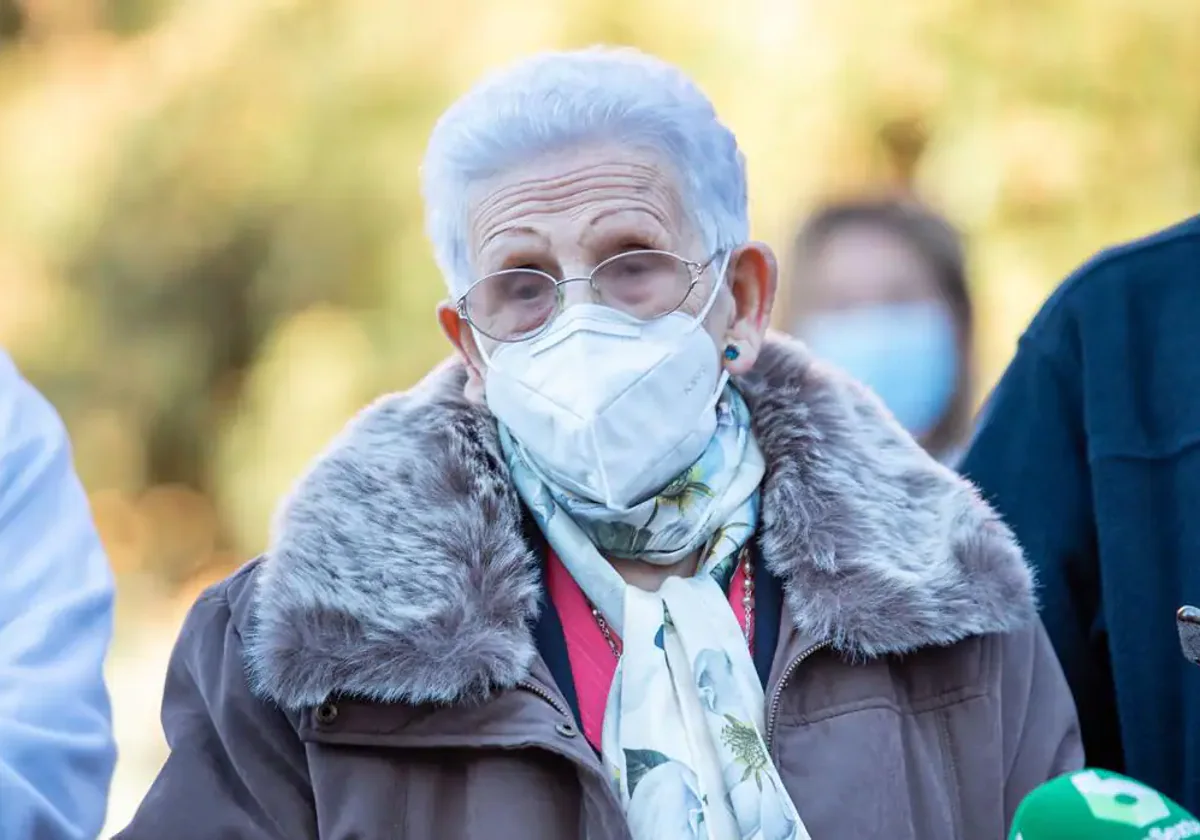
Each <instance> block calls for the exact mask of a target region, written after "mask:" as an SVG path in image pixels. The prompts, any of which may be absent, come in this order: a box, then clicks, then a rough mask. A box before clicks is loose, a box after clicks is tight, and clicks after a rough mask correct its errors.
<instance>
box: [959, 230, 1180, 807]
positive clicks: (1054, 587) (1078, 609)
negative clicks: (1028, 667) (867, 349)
mask: <svg viewBox="0 0 1200 840" xmlns="http://www.w3.org/2000/svg"><path fill="white" fill-rule="evenodd" d="M961 466H962V470H963V472H965V473H966V474H967V476H968V477H969V478H971V479H973V480H974V481H975V482H976V483H978V485H979V486H980V488H981V489H982V491H983V493H984V495H985V497H986V498H987V499H988V500H989V501H991V502H992V503H993V504H994V505H995V506H996V507H997V509H998V510H999V511H1000V513H1001V515H1002V516H1003V517H1004V518H1005V519H1006V520H1007V522H1008V524H1009V525H1011V526H1012V528H1013V529H1014V530H1015V531H1016V534H1017V537H1018V539H1019V540H1020V542H1021V543H1022V544H1023V545H1024V547H1025V549H1026V551H1027V552H1028V556H1029V558H1030V560H1031V561H1032V563H1033V564H1034V566H1035V567H1036V569H1037V572H1038V576H1039V579H1040V584H1041V610H1042V617H1043V620H1044V622H1045V624H1046V628H1047V630H1049V632H1050V636H1051V638H1052V640H1053V642H1054V646H1055V648H1056V650H1057V652H1058V656H1059V658H1060V660H1061V661H1062V665H1063V668H1064V670H1065V671H1066V675H1067V679H1068V681H1069V683H1070V685H1071V687H1072V690H1073V693H1074V695H1075V700H1076V703H1077V704H1078V707H1079V717H1080V723H1081V725H1082V728H1083V738H1084V746H1085V749H1086V750H1087V754H1088V763H1089V764H1090V765H1092V766H1095V767H1102V768H1107V769H1111V770H1117V771H1122V772H1126V773H1128V774H1129V775H1132V776H1135V777H1137V778H1138V779H1140V780H1142V781H1144V782H1146V783H1148V784H1150V785H1152V786H1154V787H1155V788H1157V789H1159V790H1161V791H1163V792H1164V793H1166V794H1167V795H1168V796H1171V797H1172V798H1174V799H1176V800H1178V801H1179V802H1180V803H1182V804H1183V806H1184V807H1185V808H1188V809H1189V810H1191V811H1200V668H1196V667H1195V665H1192V664H1190V663H1189V662H1187V661H1186V660H1185V659H1184V657H1182V656H1181V655H1180V651H1179V641H1178V638H1177V635H1176V627H1175V615H1176V611H1177V609H1178V607H1179V606H1180V605H1182V604H1185V603H1192V604H1195V603H1198V602H1200V216H1198V217H1196V218H1193V219H1191V220H1189V221H1186V222H1183V223H1182V224H1179V225H1177V226H1175V227H1173V228H1170V229H1169V230H1166V231H1163V232H1161V233H1158V234H1157V235H1154V236H1151V237H1149V238H1146V239H1143V240H1140V241H1138V242H1133V243H1131V244H1127V245H1124V246H1122V247H1117V248H1114V249H1112V250H1109V251H1106V252H1105V253H1102V254H1100V255H1099V256H1097V257H1096V258H1094V259H1093V260H1091V261H1090V262H1088V263H1087V264H1086V265H1084V266H1083V267H1082V268H1081V269H1079V270H1078V271H1077V272H1076V273H1075V274H1074V275H1073V276H1071V277H1070V278H1069V279H1068V280H1067V281H1066V282H1064V283H1063V284H1062V286H1061V287H1060V288H1059V289H1058V290H1057V291H1056V292H1055V293H1054V294H1053V296H1052V297H1051V298H1050V299H1049V301H1048V302H1047V303H1046V304H1045V306H1044V307H1043V308H1042V310H1041V312H1040V313H1039V314H1038V315H1037V316H1036V318H1035V319H1034V320H1033V323H1032V324H1031V325H1030V326H1029V328H1028V330H1027V331H1026V332H1025V334H1024V335H1023V336H1022V337H1021V340H1020V343H1019V345H1018V349H1017V353H1016V356H1015V357H1014V359H1013V361H1012V363H1011V365H1010V366H1009V368H1008V370H1007V372H1006V373H1005V374H1004V376H1003V378H1002V379H1001V381H1000V383H999V385H998V386H997V388H996V390H995V392H994V393H993V395H992V397H991V398H990V400H989V402H988V404H987V405H986V406H985V408H984V412H983V415H982V419H981V422H980V426H979V428H978V430H977V433H976V438H975V440H974V442H973V444H972V446H971V447H970V450H969V452H968V454H967V456H966V458H965V460H964V462H963V463H962V465H961Z"/></svg>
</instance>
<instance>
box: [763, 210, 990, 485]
mask: <svg viewBox="0 0 1200 840" xmlns="http://www.w3.org/2000/svg"><path fill="white" fill-rule="evenodd" d="M790 274H791V278H790V279H791V282H790V284H789V285H788V289H787V291H788V293H789V297H788V303H789V304H790V306H789V311H790V318H789V319H788V323H789V325H790V327H791V331H792V333H793V334H794V335H795V336H796V337H798V338H800V339H801V340H803V341H804V342H805V343H806V344H808V346H809V348H810V349H811V350H812V351H813V353H814V354H815V355H816V356H818V357H819V358H822V359H824V360H825V361H827V362H830V363H831V364H833V365H836V366H837V367H840V368H842V369H843V370H845V371H846V372H847V373H849V374H850V375H851V376H853V377H854V378H855V379H857V380H858V381H860V382H862V383H863V384H864V385H866V386H868V387H869V388H870V389H871V390H872V391H874V392H875V393H876V394H877V395H878V396H879V397H880V399H882V400H883V402H884V404H885V405H887V407H888V409H889V410H890V411H891V412H892V414H894V415H895V417H896V419H897V420H898V421H899V422H900V424H901V425H902V426H904V428H905V429H907V430H908V432H909V433H910V434H911V435H912V436H913V437H915V438H916V439H917V440H918V441H919V442H920V443H921V444H922V446H924V447H925V449H926V450H928V451H929V452H930V454H932V455H933V456H934V457H935V458H938V459H939V460H941V461H942V462H944V463H953V462H954V461H955V460H956V459H957V456H958V453H959V451H960V450H961V448H962V446H963V444H964V443H965V441H966V438H967V436H968V434H969V431H970V420H971V412H972V391H973V388H972V385H973V376H972V366H971V355H972V353H971V348H972V341H973V331H972V323H973V318H972V311H971V298H970V294H969V292H968V289H967V282H966V269H965V264H964V257H963V245H962V240H961V238H960V236H959V234H958V232H957V231H956V230H955V229H954V228H953V227H952V226H951V225H950V224H949V223H948V222H947V221H946V220H945V219H944V218H942V217H941V216H939V215H938V214H937V213H935V212H933V211H932V210H930V209H929V208H927V207H925V206H924V205H922V204H920V203H917V202H915V201H912V200H906V199H891V198H882V199H875V198H867V199H860V200H855V201H848V202H842V203H836V204H830V205H827V206H825V207H823V208H821V209H820V210H818V211H817V212H816V213H815V214H814V215H813V216H811V217H810V218H809V219H808V221H807V222H806V223H805V224H804V226H803V227H802V228H801V231H800V234H799V236H798V237H797V239H796V245H795V248H794V252H793V259H792V267H791V272H790Z"/></svg>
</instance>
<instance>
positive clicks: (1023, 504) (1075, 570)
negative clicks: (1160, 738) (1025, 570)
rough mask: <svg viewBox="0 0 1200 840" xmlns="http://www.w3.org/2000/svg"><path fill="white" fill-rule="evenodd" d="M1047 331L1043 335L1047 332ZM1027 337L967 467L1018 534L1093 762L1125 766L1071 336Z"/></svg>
mask: <svg viewBox="0 0 1200 840" xmlns="http://www.w3.org/2000/svg"><path fill="white" fill-rule="evenodd" d="M1046 332H1047V331H1046V330H1043V331H1042V333H1039V335H1045V334H1046ZM1053 332H1054V333H1056V334H1057V335H1056V336H1055V337H1054V339H1053V340H1054V341H1056V342H1057V343H1056V344H1055V345H1053V346H1051V347H1044V346H1043V343H1044V342H1049V341H1050V340H1051V339H1049V338H1045V339H1041V340H1038V339H1036V338H1035V337H1033V336H1031V335H1027V336H1026V337H1025V338H1023V339H1022V341H1021V345H1020V347H1019V348H1018V350H1017V353H1016V356H1015V357H1014V358H1013V361H1012V363H1011V364H1010V365H1009V368H1008V370H1007V371H1006V372H1005V374H1004V376H1003V377H1002V378H1001V380H1000V383H999V385H998V386H997V387H996V390H995V392H994V393H993V394H992V396H991V398H990V399H989V401H988V404H987V405H986V406H985V408H984V412H983V416H982V419H981V422H980V425H979V429H978V431H977V433H976V437H975V440H974V441H973V443H972V445H971V447H970V450H969V451H968V453H967V455H966V458H965V460H964V461H963V463H962V465H961V468H962V471H963V472H964V474H966V475H967V477H968V478H970V479H971V480H972V481H973V482H974V483H975V484H976V485H977V486H978V487H979V489H980V491H981V492H982V493H983V495H984V497H985V498H986V499H987V500H988V502H990V503H991V504H992V505H993V506H994V507H995V508H996V510H997V512H998V513H999V514H1000V516H1001V517H1002V518H1003V519H1004V521H1005V522H1006V523H1007V524H1008V525H1009V527H1011V528H1012V529H1013V532H1014V533H1015V534H1016V536H1017V541H1018V542H1020V543H1021V546H1022V548H1024V550H1025V556H1026V557H1027V558H1028V560H1029V562H1030V564H1031V565H1032V566H1033V568H1034V571H1035V573H1036V575H1037V580H1038V595H1039V598H1040V600H1041V614H1042V620H1043V621H1044V622H1045V627H1046V630H1047V632H1048V633H1049V635H1050V641H1051V642H1052V643H1053V645H1054V649H1055V651H1056V652H1057V653H1058V657H1059V660H1060V661H1061V663H1062V667H1063V670H1064V672H1065V673H1066V677H1067V682H1068V684H1069V685H1070V686H1071V690H1072V692H1073V693H1074V695H1075V699H1076V701H1077V703H1078V707H1079V720H1080V724H1081V727H1082V730H1083V739H1084V745H1085V747H1086V748H1087V754H1088V761H1089V762H1090V763H1091V764H1093V765H1096V766H1100V767H1109V768H1114V769H1118V768H1120V767H1122V766H1123V760H1122V751H1121V731H1120V725H1119V722H1118V719H1117V712H1116V692H1115V689H1114V687H1113V680H1112V672H1111V667H1110V664H1109V656H1108V641H1107V633H1106V632H1105V626H1104V610H1103V604H1102V600H1101V588H1100V572H1099V562H1098V557H1097V547H1096V535H1095V525H1094V516H1093V511H1092V502H1091V499H1092V488H1091V473H1090V469H1089V466H1088V458H1087V441H1086V432H1085V428H1084V423H1083V406H1082V403H1083V398H1082V393H1081V392H1082V387H1083V386H1082V382H1081V375H1080V369H1079V363H1078V359H1076V358H1075V355H1074V354H1073V352H1072V350H1071V331H1070V329H1069V328H1065V327H1061V328H1060V327H1058V326H1056V328H1055V330H1054V331H1053Z"/></svg>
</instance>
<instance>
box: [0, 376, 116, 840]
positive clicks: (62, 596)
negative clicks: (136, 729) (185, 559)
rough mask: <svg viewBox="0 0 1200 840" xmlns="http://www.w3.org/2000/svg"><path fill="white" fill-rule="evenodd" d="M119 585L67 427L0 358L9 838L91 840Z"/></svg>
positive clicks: (0, 753)
mask: <svg viewBox="0 0 1200 840" xmlns="http://www.w3.org/2000/svg"><path fill="white" fill-rule="evenodd" d="M112 605H113V580H112V574H111V570H110V569H109V566H108V561H107V559H106V558H105V555H104V552H103V550H102V548H101V546H100V540H99V538H98V536H97V534H96V529H95V527H94V525H93V522H92V517H91V513H90V510H89V508H88V501H87V497H86V496H85V495H84V491H83V487H82V486H81V485H80V482H79V479H78V478H77V477H76V475H75V471H74V467H73V465H72V460H71V450H70V445H69V443H68V441H67V435H66V431H65V429H64V428H63V425H62V422H61V420H60V419H59V417H58V415H57V414H56V413H55V411H54V409H53V408H52V407H51V406H50V404H49V403H48V402H47V401H46V400H45V399H43V398H42V396H41V395H40V394H39V393H38V392H37V391H35V390H34V388H33V387H32V386H31V385H30V384H29V383H28V382H26V381H25V380H24V379H23V378H21V376H20V374H19V373H18V372H17V370H16V368H15V367H14V366H13V364H12V362H11V361H10V360H9V359H8V357H7V356H5V355H3V354H2V353H0V837H3V838H5V840H9V838H12V840H92V838H95V837H96V836H97V835H98V834H99V833H100V830H101V827H102V825H103V823H104V813H105V805H106V802H107V798H108V788H109V783H110V781H111V778H112V772H113V765H114V763H115V761H116V748H115V745H114V743H113V736H112V725H111V714H110V707H109V698H108V692H107V690H106V689H105V685H104V676H103V665H104V657H105V654H106V653H107V651H108V646H109V642H110V640H111V637H112V623H113V616H112Z"/></svg>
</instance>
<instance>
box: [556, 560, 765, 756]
mask: <svg viewBox="0 0 1200 840" xmlns="http://www.w3.org/2000/svg"><path fill="white" fill-rule="evenodd" d="M548 554H549V556H548V558H547V562H546V587H547V589H548V590H549V592H550V600H551V602H552V603H553V604H554V608H555V609H556V610H558V617H559V620H560V621H561V622H562V627H563V636H564V637H565V639H566V642H567V659H568V660H569V661H570V663H571V676H572V677H574V679H575V694H576V696H577V697H578V698H579V717H580V723H581V724H582V726H583V734H584V737H586V738H587V739H588V743H590V744H591V745H592V746H593V747H595V748H596V749H597V750H599V749H600V732H601V729H602V727H603V724H604V707H605V706H606V705H607V704H608V692H609V689H610V688H612V681H613V677H614V676H615V675H616V673H617V658H616V657H615V656H613V652H612V649H611V648H610V647H609V646H608V641H607V640H606V639H605V638H604V634H603V633H602V632H600V626H599V625H598V624H597V623H596V618H595V616H593V615H592V608H591V605H590V604H588V601H587V598H586V597H584V594H583V590H582V589H580V588H579V584H577V583H576V582H575V579H574V578H572V577H571V573H570V572H568V571H567V567H566V566H564V565H563V563H562V561H561V560H559V559H558V555H557V554H555V553H554V552H553V551H550V552H548ZM745 591H746V570H745V567H743V566H742V564H741V563H738V566H737V570H736V571H735V572H734V574H733V580H732V581H731V582H730V585H729V605H730V606H731V607H732V608H733V614H734V616H736V617H737V621H738V624H739V625H740V626H741V627H742V629H743V630H745V629H746V608H745V605H744V604H743V603H742V596H743V595H744V594H745ZM610 632H611V631H610ZM750 633H751V636H750V643H751V649H752V650H753V645H754V635H753V634H754V630H753V629H751V631H750ZM612 636H613V639H614V640H615V641H616V642H617V645H618V648H619V646H620V638H619V637H618V636H617V634H616V633H615V632H614V633H613V634H612Z"/></svg>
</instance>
